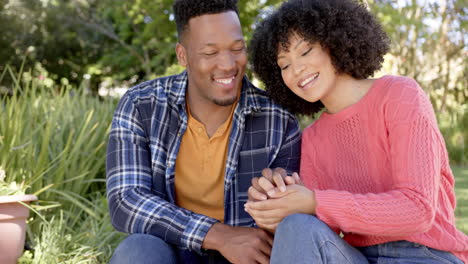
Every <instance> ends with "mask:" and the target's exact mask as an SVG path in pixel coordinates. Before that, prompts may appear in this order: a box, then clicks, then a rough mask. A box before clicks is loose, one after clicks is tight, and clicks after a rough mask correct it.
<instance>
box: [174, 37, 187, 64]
mask: <svg viewBox="0 0 468 264" xmlns="http://www.w3.org/2000/svg"><path fill="white" fill-rule="evenodd" d="M175 52H176V55H177V60H178V61H179V64H180V65H182V66H184V67H187V51H186V50H185V47H184V46H182V44H180V43H179V42H177V44H176V47H175Z"/></svg>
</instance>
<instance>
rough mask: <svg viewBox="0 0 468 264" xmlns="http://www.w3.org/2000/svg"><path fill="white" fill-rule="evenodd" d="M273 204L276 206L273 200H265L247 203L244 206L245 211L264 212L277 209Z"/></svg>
mask: <svg viewBox="0 0 468 264" xmlns="http://www.w3.org/2000/svg"><path fill="white" fill-rule="evenodd" d="M275 204H276V201H275V200H265V201H259V202H248V203H246V204H245V206H246V208H247V209H252V210H259V211H264V210H272V209H275V208H276V207H277V206H275Z"/></svg>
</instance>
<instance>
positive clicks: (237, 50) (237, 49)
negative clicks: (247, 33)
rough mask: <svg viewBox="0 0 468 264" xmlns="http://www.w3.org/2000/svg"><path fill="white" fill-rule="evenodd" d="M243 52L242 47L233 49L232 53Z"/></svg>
mask: <svg viewBox="0 0 468 264" xmlns="http://www.w3.org/2000/svg"><path fill="white" fill-rule="evenodd" d="M243 50H244V47H241V48H236V49H233V50H232V51H236V52H240V51H243Z"/></svg>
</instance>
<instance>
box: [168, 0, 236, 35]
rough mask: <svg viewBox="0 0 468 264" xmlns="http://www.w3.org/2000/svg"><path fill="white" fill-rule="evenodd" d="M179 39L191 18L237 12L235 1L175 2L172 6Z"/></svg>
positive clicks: (194, 0)
mask: <svg viewBox="0 0 468 264" xmlns="http://www.w3.org/2000/svg"><path fill="white" fill-rule="evenodd" d="M172 8H173V9H174V16H175V21H176V26H177V34H178V36H179V39H181V36H182V35H183V33H184V31H185V30H186V29H187V25H188V23H189V20H190V19H191V18H193V17H197V16H201V15H206V14H218V13H223V12H228V11H234V12H236V14H238V15H239V12H238V10H237V0H175V1H174V4H173V6H172Z"/></svg>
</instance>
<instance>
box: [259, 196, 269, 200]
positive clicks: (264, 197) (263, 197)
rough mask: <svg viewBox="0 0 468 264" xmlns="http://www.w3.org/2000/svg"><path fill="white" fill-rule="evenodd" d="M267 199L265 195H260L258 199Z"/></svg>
mask: <svg viewBox="0 0 468 264" xmlns="http://www.w3.org/2000/svg"><path fill="white" fill-rule="evenodd" d="M267 198H268V197H266V196H265V195H262V196H261V197H260V199H262V200H266V199H267Z"/></svg>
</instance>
